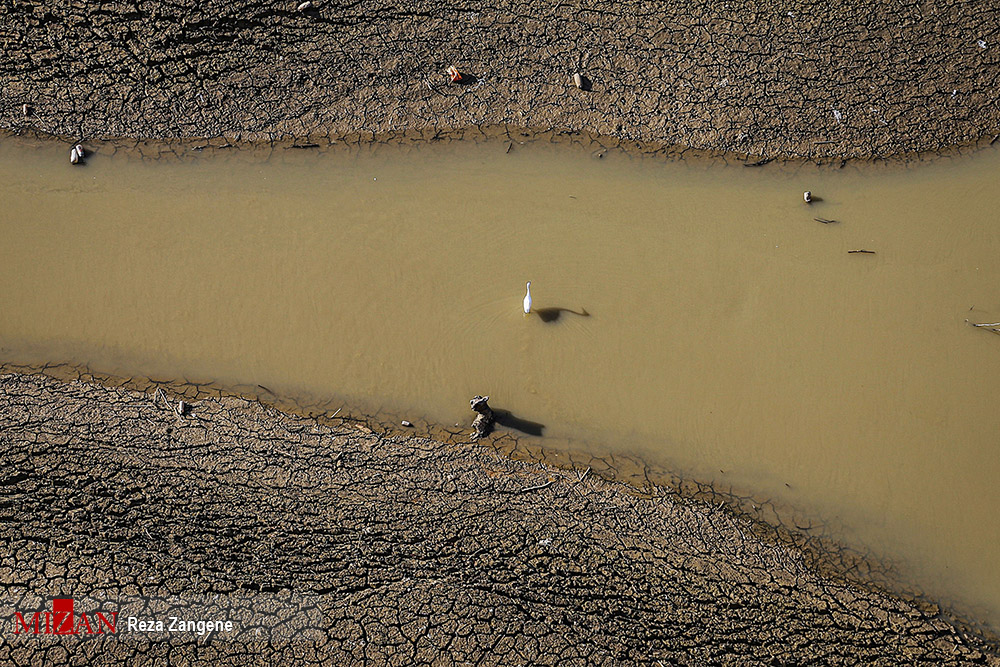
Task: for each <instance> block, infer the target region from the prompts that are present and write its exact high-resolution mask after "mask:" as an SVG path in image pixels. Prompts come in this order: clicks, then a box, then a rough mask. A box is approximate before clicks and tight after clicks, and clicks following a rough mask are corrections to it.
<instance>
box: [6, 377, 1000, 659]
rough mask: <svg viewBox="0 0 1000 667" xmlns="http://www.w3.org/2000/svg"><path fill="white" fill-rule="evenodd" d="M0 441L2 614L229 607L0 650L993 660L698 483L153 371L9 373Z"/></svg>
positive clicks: (937, 619)
mask: <svg viewBox="0 0 1000 667" xmlns="http://www.w3.org/2000/svg"><path fill="white" fill-rule="evenodd" d="M0 454H2V457H3V461H4V467H3V469H2V472H0V544H3V549H4V552H3V553H2V555H0V585H2V586H3V588H4V594H3V596H2V599H3V605H4V609H3V614H2V617H3V618H4V619H5V622H7V621H6V619H9V618H10V617H11V615H12V614H13V611H14V610H15V609H21V610H30V609H41V608H43V607H45V606H46V605H47V604H48V603H49V600H50V599H51V598H52V597H54V596H73V597H74V598H76V600H77V604H78V605H79V607H80V608H81V609H83V608H86V607H88V606H89V605H91V604H97V603H98V602H99V601H103V602H104V603H105V604H108V603H110V604H112V605H113V607H112V608H115V609H119V610H120V616H121V617H124V616H126V615H135V616H139V617H155V616H157V615H160V617H163V615H164V614H165V613H166V612H165V611H164V610H165V609H168V608H172V609H176V608H186V609H188V610H193V611H192V612H191V613H198V614H201V617H202V618H209V619H211V618H224V617H228V618H233V619H236V620H237V626H238V627H237V629H236V630H234V632H233V633H231V634H220V635H217V636H215V637H213V638H211V639H208V640H202V641H196V640H195V638H194V637H193V636H191V635H182V634H175V635H160V636H147V635H142V634H137V633H128V634H119V635H116V636H113V637H107V636H105V637H99V638H96V639H83V640H81V639H76V638H70V637H60V638H38V637H26V636H24V635H19V636H14V635H12V634H11V633H10V632H9V629H8V628H7V627H5V628H3V636H2V637H0V664H5V665H6V664H11V665H29V664H30V665H37V664H57V663H67V664H95V665H99V664H112V663H122V662H125V663H127V664H130V665H153V664H165V663H167V662H169V664H189V665H218V664H292V663H296V664H315V663H320V662H322V663H324V664H370V665H403V664H406V665H409V664H437V665H463V664H475V665H519V664H549V665H567V666H569V665H581V666H582V665H634V664H640V665H673V664H690V665H704V664H804V663H814V664H873V665H897V664H899V665H903V664H905V665H965V664H987V665H998V664H1000V658H998V657H997V655H996V653H995V647H991V646H990V645H988V644H987V643H986V642H985V641H983V640H982V639H981V638H980V637H978V636H976V635H972V634H968V633H964V632H962V631H961V630H959V629H958V628H957V627H955V626H952V625H949V623H948V622H946V621H945V620H944V618H943V617H941V616H939V615H938V614H937V613H936V611H935V609H934V608H933V607H932V606H929V605H926V604H920V605H917V604H913V603H910V602H906V601H903V600H900V599H897V598H894V597H892V596H890V595H888V594H885V593H882V592H880V591H878V590H874V589H866V588H864V587H860V586H857V585H855V584H852V583H849V582H847V581H845V580H841V579H838V578H837V577H835V576H820V575H818V574H817V573H816V572H815V570H813V569H811V568H809V567H807V566H806V561H805V560H804V559H803V557H802V556H801V554H800V553H799V552H797V551H796V550H794V549H790V548H787V547H784V546H781V545H777V544H773V543H769V542H767V541H762V540H760V539H758V538H756V537H754V534H753V531H752V530H751V529H750V528H749V526H748V525H747V524H746V523H745V521H744V520H742V519H741V518H739V517H737V516H734V515H733V514H732V513H730V512H728V511H725V510H723V509H721V508H720V507H718V506H714V505H708V504H704V503H699V502H694V501H683V500H678V499H677V498H676V497H675V496H670V497H668V496H659V495H657V494H655V493H654V494H652V496H643V495H640V494H636V493H633V492H630V491H629V489H628V487H621V486H619V485H615V484H611V483H608V482H605V481H603V480H601V479H599V478H596V477H595V476H589V477H585V478H584V479H583V480H582V481H580V480H579V477H578V475H577V474H576V473H572V472H564V471H559V470H556V469H552V468H544V467H541V466H538V465H534V464H528V463H519V462H515V461H512V460H510V459H507V458H505V457H502V456H499V455H497V454H496V453H494V452H492V451H490V450H488V449H485V448H482V447H479V446H476V445H471V444H442V443H438V442H435V441H431V440H426V439H421V438H410V439H405V438H387V437H379V436H377V435H373V434H365V433H361V432H359V431H357V430H355V429H354V428H350V427H346V426H344V427H337V426H333V427H331V426H327V425H322V424H319V423H317V422H316V421H315V420H310V419H306V418H302V417H295V416H290V415H287V414H283V413H280V412H278V411H277V410H274V409H273V408H268V407H264V406H261V405H260V404H258V403H255V402H252V401H248V400H245V399H239V398H232V397H229V398H226V397H220V398H208V399H203V400H201V401H199V402H198V403H197V404H196V405H195V408H194V410H193V411H192V413H191V414H190V415H188V416H186V417H180V416H178V415H177V414H176V413H175V412H174V411H172V410H169V409H168V408H167V407H166V406H165V405H164V404H163V403H161V402H158V401H156V399H155V397H154V396H153V395H152V394H148V393H141V392H135V391H130V390H126V389H123V388H115V387H109V386H103V385H96V384H88V383H85V382H80V381H72V382H63V381H58V380H55V379H52V378H49V377H46V376H42V375H23V374H18V373H9V374H5V375H2V376H0ZM547 482H551V483H550V484H548V485H547V486H544V485H545V484H546V483H547ZM94 601H98V602H94ZM90 608H93V607H90ZM119 622H120V623H121V622H122V621H119Z"/></svg>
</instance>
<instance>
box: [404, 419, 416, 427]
mask: <svg viewBox="0 0 1000 667" xmlns="http://www.w3.org/2000/svg"><path fill="white" fill-rule="evenodd" d="M401 423H402V424H403V426H405V427H406V428H411V427H412V426H413V424H411V423H410V422H408V421H406V420H405V419H404V420H403V421H402V422H401Z"/></svg>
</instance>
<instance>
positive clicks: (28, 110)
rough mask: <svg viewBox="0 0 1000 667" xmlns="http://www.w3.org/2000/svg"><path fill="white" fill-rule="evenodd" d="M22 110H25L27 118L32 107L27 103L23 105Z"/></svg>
mask: <svg viewBox="0 0 1000 667" xmlns="http://www.w3.org/2000/svg"><path fill="white" fill-rule="evenodd" d="M21 111H23V112H24V116H25V118H27V117H28V116H30V115H31V107H29V106H28V105H27V104H25V105H24V106H22V107H21Z"/></svg>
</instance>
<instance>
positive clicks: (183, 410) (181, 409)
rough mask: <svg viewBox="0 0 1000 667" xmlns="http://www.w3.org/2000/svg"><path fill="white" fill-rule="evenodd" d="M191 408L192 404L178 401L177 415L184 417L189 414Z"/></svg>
mask: <svg viewBox="0 0 1000 667" xmlns="http://www.w3.org/2000/svg"><path fill="white" fill-rule="evenodd" d="M190 408H191V406H190V404H188V403H187V402H186V401H177V414H179V415H180V416H181V417H183V416H184V415H185V414H187V411H188V410H189V409H190Z"/></svg>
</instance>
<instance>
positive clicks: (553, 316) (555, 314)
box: [531, 308, 590, 324]
mask: <svg viewBox="0 0 1000 667" xmlns="http://www.w3.org/2000/svg"><path fill="white" fill-rule="evenodd" d="M531 312H533V313H535V314H536V315H538V319H540V320H541V321H542V322H545V323H546V324H551V323H552V322H556V321H558V320H559V318H560V317H562V314H563V313H569V314H570V315H576V316H577V317H590V313H588V312H587V309H586V308H581V309H580V311H579V312H577V311H575V310H571V309H569V308H535V309H533V310H532V311H531Z"/></svg>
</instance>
